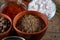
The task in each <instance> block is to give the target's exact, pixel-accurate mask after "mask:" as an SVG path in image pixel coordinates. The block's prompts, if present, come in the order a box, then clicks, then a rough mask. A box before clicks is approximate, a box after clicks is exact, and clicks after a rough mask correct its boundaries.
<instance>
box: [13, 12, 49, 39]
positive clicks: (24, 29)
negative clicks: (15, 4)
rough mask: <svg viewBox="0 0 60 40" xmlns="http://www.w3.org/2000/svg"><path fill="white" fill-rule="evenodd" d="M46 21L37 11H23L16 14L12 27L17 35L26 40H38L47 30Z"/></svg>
mask: <svg viewBox="0 0 60 40" xmlns="http://www.w3.org/2000/svg"><path fill="white" fill-rule="evenodd" d="M47 25H48V20H47V18H46V17H45V15H43V14H41V13H40V12H37V11H24V12H21V13H19V14H17V15H16V16H15V18H14V20H13V27H14V29H15V30H16V32H17V33H18V35H20V36H22V37H24V38H26V40H39V39H41V38H42V36H43V35H44V33H45V32H46V30H47Z"/></svg>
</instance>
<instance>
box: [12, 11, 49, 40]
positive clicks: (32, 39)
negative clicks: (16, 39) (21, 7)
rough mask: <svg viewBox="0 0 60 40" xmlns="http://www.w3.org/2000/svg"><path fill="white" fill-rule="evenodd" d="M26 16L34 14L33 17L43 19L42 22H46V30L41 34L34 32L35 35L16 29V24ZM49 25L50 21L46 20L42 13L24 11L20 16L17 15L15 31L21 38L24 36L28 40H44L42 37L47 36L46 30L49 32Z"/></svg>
mask: <svg viewBox="0 0 60 40" xmlns="http://www.w3.org/2000/svg"><path fill="white" fill-rule="evenodd" d="M25 14H32V15H35V16H37V17H39V18H41V19H42V21H43V22H44V24H45V26H44V28H43V29H42V30H41V31H39V32H34V33H26V32H22V31H21V30H19V29H18V28H17V27H16V24H17V21H18V20H19V19H20V18H22V17H23V16H24V15H25ZM47 25H48V20H47V18H46V16H45V15H43V14H42V13H40V12H37V11H24V12H21V13H19V14H17V15H16V16H15V18H14V20H13V28H14V29H15V31H16V32H17V33H18V35H19V36H22V37H24V38H25V39H26V40H28V39H30V40H39V39H41V38H42V36H43V35H44V34H45V32H46V30H47V28H48V27H47Z"/></svg>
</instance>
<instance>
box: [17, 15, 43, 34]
mask: <svg viewBox="0 0 60 40" xmlns="http://www.w3.org/2000/svg"><path fill="white" fill-rule="evenodd" d="M42 24H43V22H42V20H41V19H39V18H38V17H36V16H34V15H25V16H23V17H22V18H21V19H19V20H18V22H17V28H18V29H19V30H21V31H23V32H27V33H31V32H32V33H33V32H38V31H40V30H41V28H42Z"/></svg>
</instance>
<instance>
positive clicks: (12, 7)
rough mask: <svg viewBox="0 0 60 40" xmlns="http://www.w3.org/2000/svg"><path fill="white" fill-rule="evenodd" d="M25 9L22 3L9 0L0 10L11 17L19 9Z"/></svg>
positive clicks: (19, 10)
mask: <svg viewBox="0 0 60 40" xmlns="http://www.w3.org/2000/svg"><path fill="white" fill-rule="evenodd" d="M24 10H25V9H24V8H23V7H22V5H18V4H17V3H15V2H9V3H7V5H5V7H4V8H3V10H2V13H4V14H7V15H8V16H10V17H11V18H12V19H13V18H14V17H15V16H16V15H17V14H18V13H19V12H21V11H24Z"/></svg>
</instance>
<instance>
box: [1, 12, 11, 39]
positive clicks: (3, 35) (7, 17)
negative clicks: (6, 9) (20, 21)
mask: <svg viewBox="0 0 60 40" xmlns="http://www.w3.org/2000/svg"><path fill="white" fill-rule="evenodd" d="M0 17H4V18H6V19H8V20H9V21H10V23H11V25H10V28H9V29H8V30H7V31H5V32H3V33H1V34H0V39H1V38H4V37H6V36H7V35H8V34H9V32H10V30H11V28H12V20H11V18H10V17H9V16H7V15H5V14H2V13H0Z"/></svg>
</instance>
